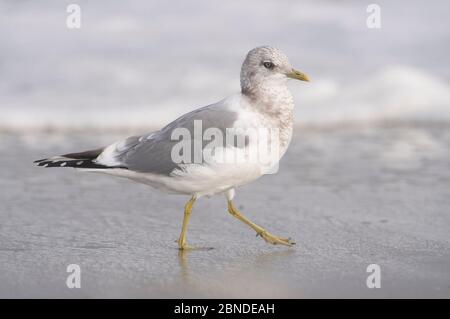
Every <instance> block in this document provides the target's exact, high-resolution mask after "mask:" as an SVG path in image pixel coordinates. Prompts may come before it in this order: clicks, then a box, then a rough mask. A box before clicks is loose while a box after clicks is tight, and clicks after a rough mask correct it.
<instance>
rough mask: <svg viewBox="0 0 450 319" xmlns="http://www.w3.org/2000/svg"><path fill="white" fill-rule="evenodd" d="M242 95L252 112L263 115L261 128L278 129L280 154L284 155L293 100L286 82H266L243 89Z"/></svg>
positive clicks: (289, 137)
mask: <svg viewBox="0 0 450 319" xmlns="http://www.w3.org/2000/svg"><path fill="white" fill-rule="evenodd" d="M242 95H243V96H244V97H246V98H247V99H248V101H249V103H248V105H249V106H250V108H251V110H252V111H253V112H256V113H259V114H261V115H263V116H262V118H263V123H261V125H262V126H265V127H272V128H274V127H277V128H279V130H280V131H279V133H280V147H281V154H284V152H285V151H286V149H287V146H288V145H289V142H290V140H291V137H292V131H293V126H294V114H293V113H294V99H293V97H292V94H291V92H290V91H289V88H288V87H287V81H270V82H269V81H266V82H260V83H259V84H258V85H257V86H252V87H251V88H250V87H247V89H244V87H243V89H242Z"/></svg>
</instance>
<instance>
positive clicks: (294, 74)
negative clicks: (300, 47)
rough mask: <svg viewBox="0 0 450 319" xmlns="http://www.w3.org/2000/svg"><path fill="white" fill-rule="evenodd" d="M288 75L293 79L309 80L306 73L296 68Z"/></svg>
mask: <svg viewBox="0 0 450 319" xmlns="http://www.w3.org/2000/svg"><path fill="white" fill-rule="evenodd" d="M286 75H287V77H288V78H291V79H296V80H300V81H306V82H309V77H308V76H307V75H306V74H305V73H302V72H300V71H297V70H295V69H292V71H291V72H290V73H288V74H286Z"/></svg>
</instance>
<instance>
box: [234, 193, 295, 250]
mask: <svg viewBox="0 0 450 319" xmlns="http://www.w3.org/2000/svg"><path fill="white" fill-rule="evenodd" d="M228 212H229V213H230V214H231V215H233V216H234V217H236V218H237V219H239V220H240V221H242V222H244V223H245V224H247V225H248V226H250V227H251V228H253V229H254V230H255V231H256V236H261V237H262V238H263V239H264V240H265V241H266V242H268V243H270V244H273V245H277V244H280V245H286V246H292V245H295V243H294V242H292V241H291V239H290V238H281V237H278V236H275V235H273V234H271V233H269V232H268V231H267V230H265V229H264V228H262V227H261V226H258V225H256V224H255V223H253V222H251V221H250V220H249V219H247V218H246V217H245V216H244V215H242V214H241V213H240V212H239V211H238V210H237V209H236V208H235V207H234V205H233V202H232V201H231V200H229V201H228Z"/></svg>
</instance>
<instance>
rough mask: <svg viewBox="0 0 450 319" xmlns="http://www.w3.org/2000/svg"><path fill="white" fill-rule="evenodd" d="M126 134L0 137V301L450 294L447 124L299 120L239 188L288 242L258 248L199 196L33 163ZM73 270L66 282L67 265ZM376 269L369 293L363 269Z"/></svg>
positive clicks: (242, 200)
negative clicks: (270, 170)
mask: <svg viewBox="0 0 450 319" xmlns="http://www.w3.org/2000/svg"><path fill="white" fill-rule="evenodd" d="M124 134H125V135H126V134H127V133H114V134H113V133H111V134H107V133H101V134H100V133H96V134H87V133H85V134H82V133H71V134H55V133H47V134H44V133H39V134H8V133H2V134H1V135H0V138H1V143H0V151H1V154H2V157H1V159H0V162H1V167H2V169H1V170H0V189H1V192H0V202H1V203H2V205H1V208H0V283H1V284H0V297H2V298H11V297H32V298H36V297H44V298H47V297H62V298H74V297H86V298H95V297H106V298H115V297H138V298H149V297H152V298H162V297H182V298H188V297H189V298H194V297H200V298H216V297H227V298H237V297H239V298H241V297H242V298H259V297H261V298H313V297H344V298H346V297H362V298H369V297H375V298H381V297H439V298H441V297H446V298H448V297H450V214H449V206H450V170H449V169H448V168H449V167H450V127H449V126H446V125H425V124H423V125H406V124H397V125H372V126H354V127H353V126H341V127H334V128H331V127H330V128H327V129H324V128H322V129H318V128H306V127H303V128H302V127H299V128H297V129H296V133H295V136H294V139H293V142H292V145H291V147H290V149H289V151H288V153H287V154H286V156H285V157H284V158H283V160H282V162H281V166H280V170H279V172H278V173H277V174H275V175H268V176H264V177H263V178H261V179H260V180H258V181H257V182H255V183H253V184H251V185H247V186H245V187H242V188H241V189H239V190H238V194H237V198H236V202H237V204H238V205H239V208H240V209H241V210H242V211H243V212H244V213H245V214H246V215H247V216H248V217H249V218H250V219H252V220H253V221H255V222H256V223H258V224H260V225H262V226H265V227H266V228H267V229H269V230H270V231H272V232H273V233H275V234H279V235H282V236H290V237H292V238H293V239H294V240H295V241H296V243H297V245H296V246H295V247H294V248H286V247H276V246H269V245H267V244H266V243H265V242H264V241H263V240H262V239H260V238H256V237H255V233H254V232H253V231H252V230H250V229H248V228H247V227H246V226H245V225H243V224H241V223H239V222H238V221H237V220H235V219H234V218H233V217H232V216H230V215H229V214H228V213H227V211H226V202H225V199H224V197H222V196H217V197H213V198H209V199H207V198H202V199H201V200H200V201H199V202H198V203H197V205H196V206H195V208H194V212H193V215H192V219H191V224H190V229H189V233H188V241H189V242H190V243H191V244H193V245H197V246H204V247H213V249H211V250H198V251H188V252H186V253H180V252H179V251H178V250H177V245H176V243H175V240H176V239H177V237H178V234H179V230H180V227H181V221H182V208H183V205H184V202H185V201H186V200H187V198H185V197H183V196H174V195H164V194H161V193H159V192H157V191H155V190H152V189H151V188H149V187H147V186H144V185H139V184H135V183H133V182H131V181H128V180H124V179H119V178H112V177H110V176H104V175H101V174H93V173H80V172H76V171H74V170H72V169H42V168H37V167H35V166H34V165H33V164H32V162H33V160H35V159H38V158H42V157H46V156H49V155H54V154H60V153H66V152H68V151H74V150H75V151H77V150H83V149H89V148H91V147H96V146H99V145H106V144H108V143H110V142H113V141H114V140H115V139H117V138H119V137H123V136H125V135H124ZM69 264H78V265H79V266H80V267H81V288H80V289H69V288H67V286H66V278H67V276H68V275H69V274H68V273H67V272H66V267H67V266H68V265H69ZM370 264H378V265H379V266H380V268H381V288H379V289H369V288H367V286H366V278H367V276H368V275H369V273H367V272H366V268H367V266H368V265H370Z"/></svg>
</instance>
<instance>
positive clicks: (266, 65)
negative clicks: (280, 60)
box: [263, 61, 274, 69]
mask: <svg viewBox="0 0 450 319" xmlns="http://www.w3.org/2000/svg"><path fill="white" fill-rule="evenodd" d="M263 65H264V67H265V68H266V69H273V67H274V64H273V63H272V62H270V61H266V62H263Z"/></svg>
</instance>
